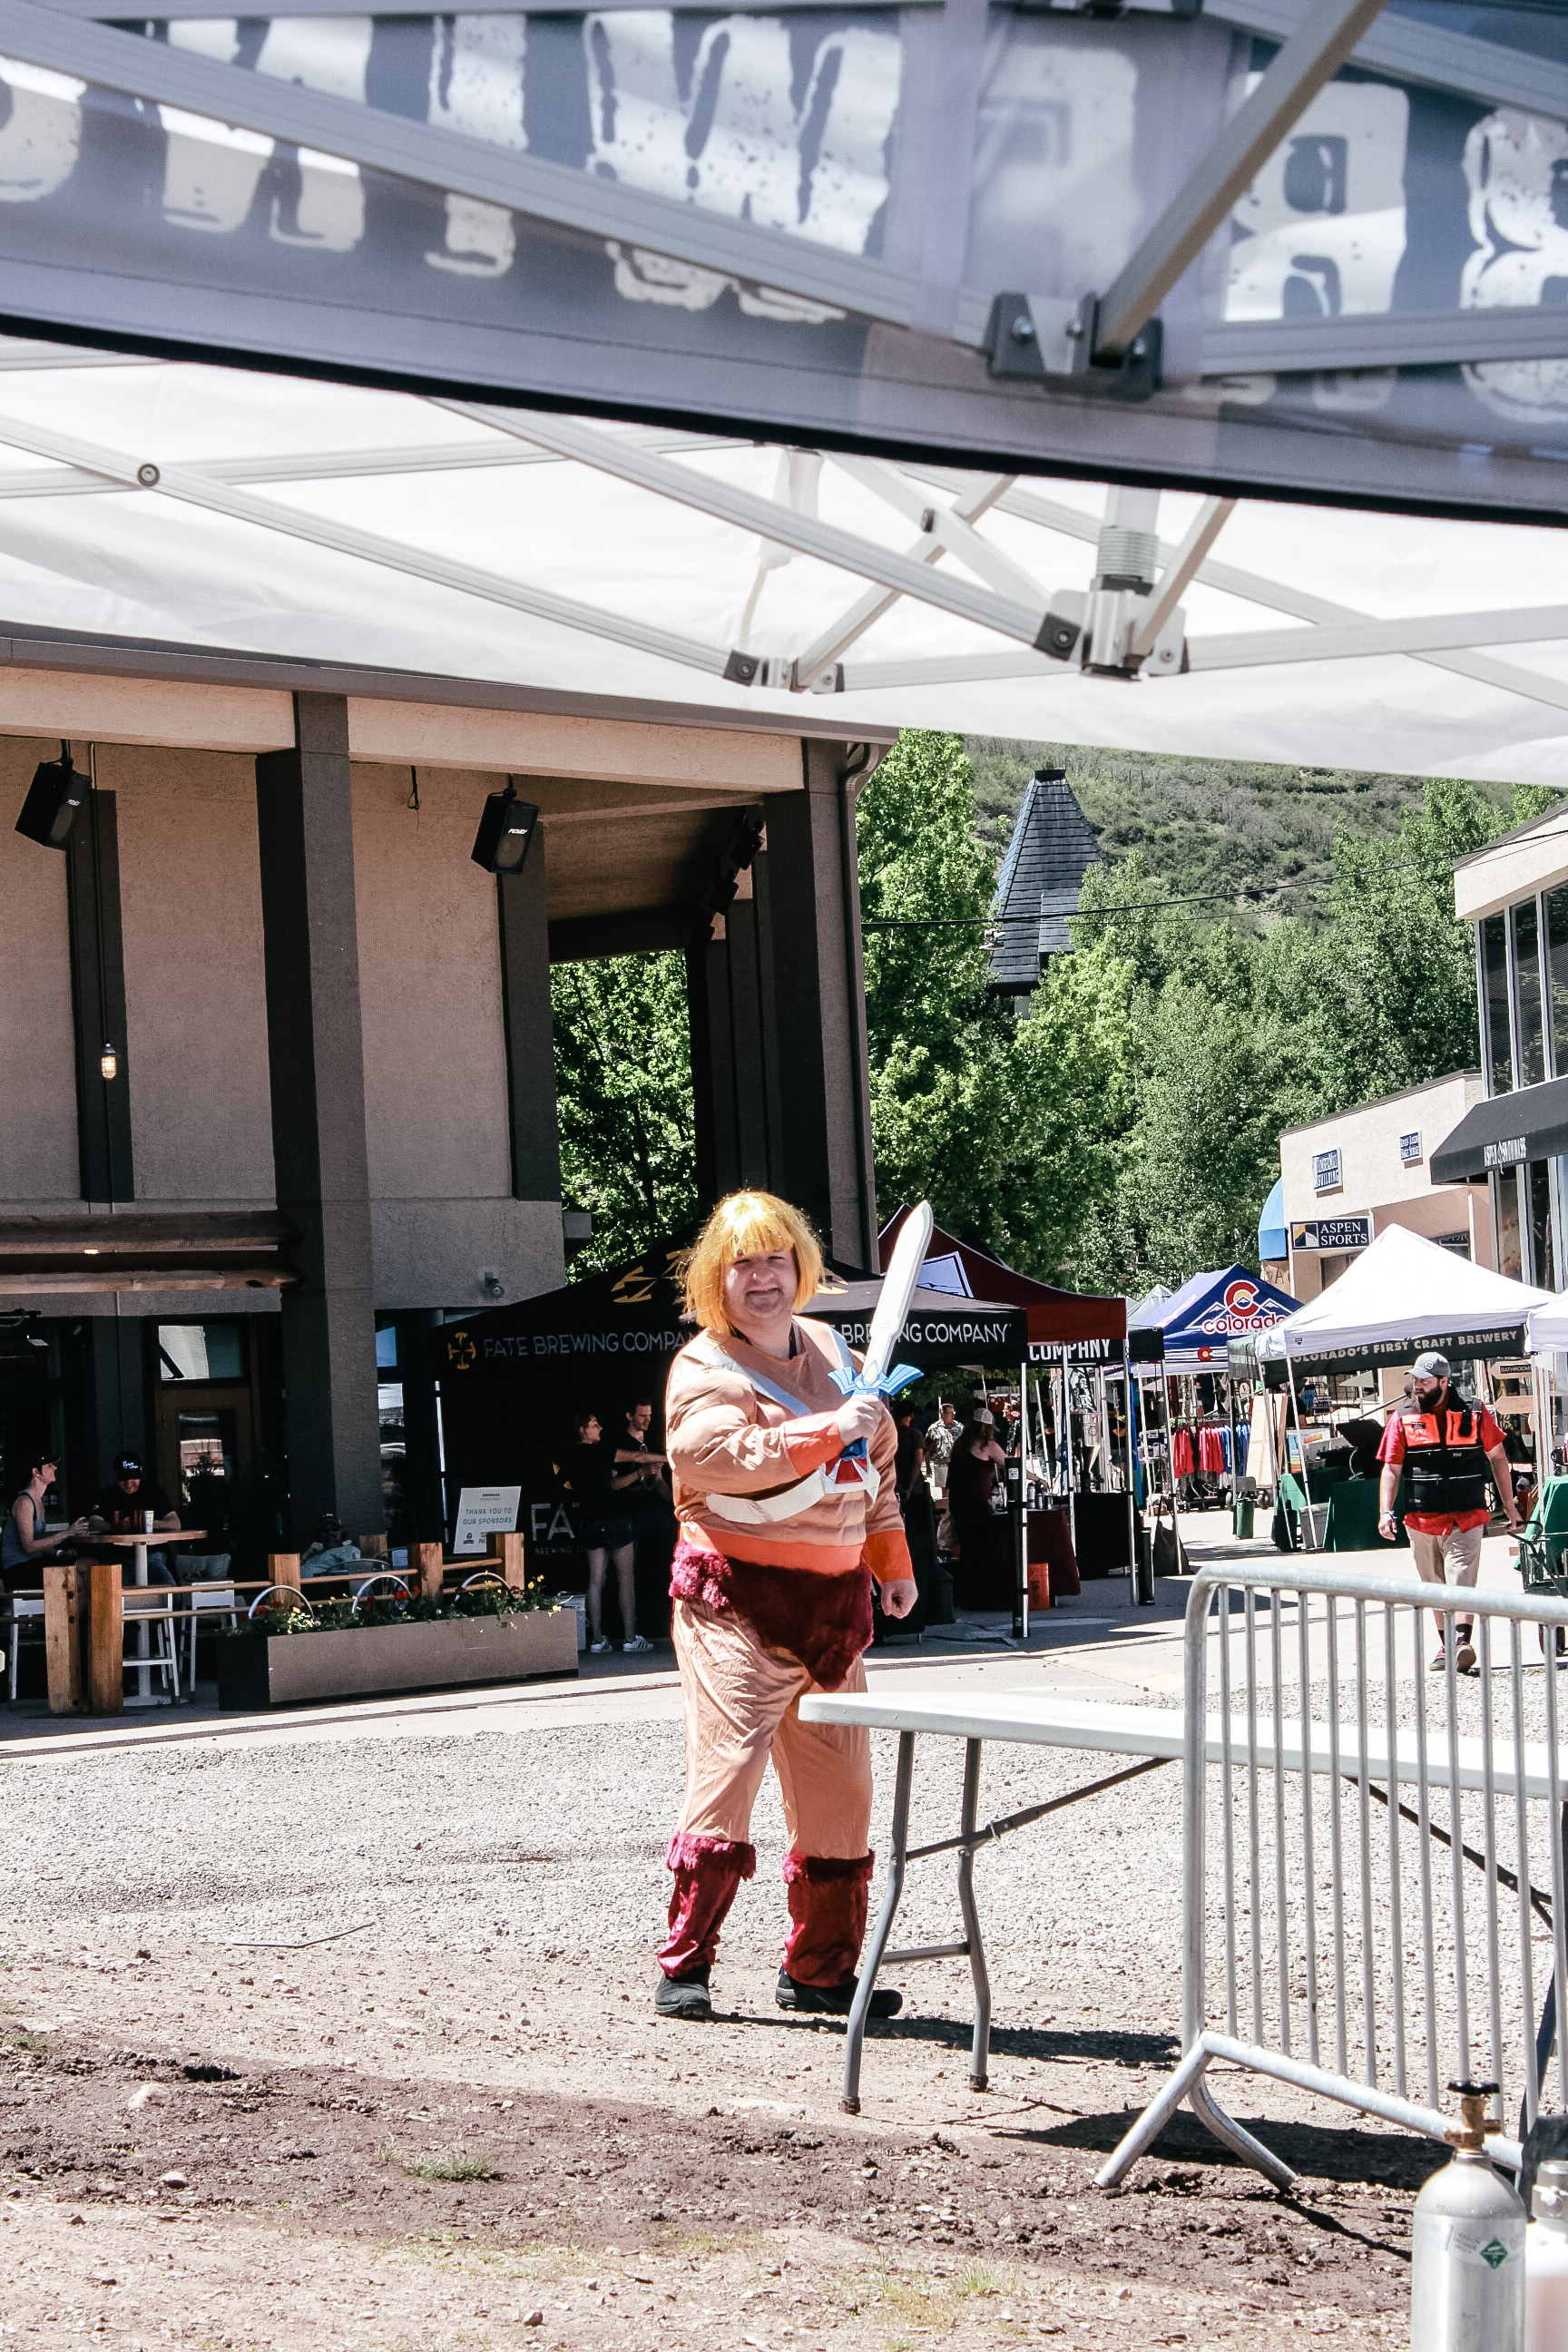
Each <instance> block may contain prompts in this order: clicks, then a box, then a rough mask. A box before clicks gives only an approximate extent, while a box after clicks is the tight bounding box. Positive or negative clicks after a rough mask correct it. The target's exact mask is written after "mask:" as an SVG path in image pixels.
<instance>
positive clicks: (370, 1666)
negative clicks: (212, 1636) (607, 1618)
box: [217, 1609, 578, 1711]
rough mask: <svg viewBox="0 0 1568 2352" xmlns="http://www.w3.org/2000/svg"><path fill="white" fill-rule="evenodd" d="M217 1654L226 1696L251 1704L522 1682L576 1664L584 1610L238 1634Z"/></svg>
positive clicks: (237, 1704)
mask: <svg viewBox="0 0 1568 2352" xmlns="http://www.w3.org/2000/svg"><path fill="white" fill-rule="evenodd" d="M217 1662H218V1663H217V1689H218V1705H219V1706H220V1707H226V1708H244V1709H246V1710H247V1711H250V1710H254V1709H256V1708H259V1707H267V1706H300V1705H301V1704H303V1703H304V1702H306V1701H309V1700H310V1699H326V1698H356V1697H361V1696H365V1695H366V1694H368V1693H370V1692H372V1691H420V1690H448V1689H455V1688H460V1687H461V1686H462V1685H464V1684H466V1683H515V1682H521V1681H522V1680H523V1679H524V1677H525V1676H527V1675H575V1674H576V1673H577V1671H578V1666H577V1617H576V1612H575V1611H574V1610H571V1609H558V1610H545V1609H537V1610H535V1609H527V1610H519V1611H518V1612H516V1613H515V1614H514V1615H512V1616H510V1617H451V1618H443V1619H441V1620H439V1621H438V1622H436V1623H433V1624H424V1625H365V1626H361V1627H355V1628H353V1629H352V1630H350V1631H348V1632H345V1633H269V1634H267V1635H265V1636H258V1635H247V1634H238V1635H236V1636H235V1637H233V1638H232V1639H220V1640H219V1642H218V1645H217Z"/></svg>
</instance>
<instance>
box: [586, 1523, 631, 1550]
mask: <svg viewBox="0 0 1568 2352" xmlns="http://www.w3.org/2000/svg"><path fill="white" fill-rule="evenodd" d="M631 1541H632V1523H631V1521H630V1519H584V1522H583V1549H584V1551H620V1550H621V1549H623V1548H624V1547H625V1546H626V1544H629V1543H630V1542H631Z"/></svg>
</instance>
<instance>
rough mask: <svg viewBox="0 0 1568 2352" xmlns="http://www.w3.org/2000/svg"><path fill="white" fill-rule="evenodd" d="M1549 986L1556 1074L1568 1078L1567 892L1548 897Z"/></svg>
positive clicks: (1554, 891)
mask: <svg viewBox="0 0 1568 2352" xmlns="http://www.w3.org/2000/svg"><path fill="white" fill-rule="evenodd" d="M1546 985H1547V988H1548V990H1549V991H1550V992H1551V998H1552V1048H1553V1059H1554V1064H1555V1069H1556V1075H1557V1076H1558V1077H1560V1078H1568V889H1563V890H1549V891H1548V892H1547V894H1546Z"/></svg>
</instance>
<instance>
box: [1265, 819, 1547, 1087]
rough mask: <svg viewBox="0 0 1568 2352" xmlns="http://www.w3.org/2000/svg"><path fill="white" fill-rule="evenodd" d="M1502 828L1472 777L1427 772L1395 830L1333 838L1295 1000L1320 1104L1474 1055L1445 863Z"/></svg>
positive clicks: (1467, 943) (1469, 982)
mask: <svg viewBox="0 0 1568 2352" xmlns="http://www.w3.org/2000/svg"><path fill="white" fill-rule="evenodd" d="M1506 821H1507V820H1506V819H1505V820H1503V822H1504V823H1506ZM1501 829H1502V824H1500V819H1499V812H1498V811H1497V810H1496V809H1495V808H1494V807H1492V806H1491V805H1490V804H1489V803H1488V802H1487V801H1485V800H1484V799H1483V798H1482V797H1481V795H1480V794H1479V793H1478V792H1477V791H1476V790H1475V788H1474V786H1473V785H1470V784H1467V783H1458V782H1433V783H1429V784H1428V785H1427V786H1426V793H1425V796H1424V806H1423V808H1422V812H1421V814H1420V815H1419V816H1406V817H1405V820H1404V822H1403V823H1402V824H1401V825H1400V828H1399V833H1398V835H1397V837H1396V839H1395V840H1394V841H1393V842H1382V841H1380V842H1373V841H1364V840H1358V839H1356V838H1354V837H1353V836H1352V835H1350V834H1348V833H1342V834H1340V835H1338V837H1337V838H1336V840H1335V843H1334V878H1333V883H1332V885H1331V890H1330V894H1329V915H1330V919H1329V923H1328V927H1327V929H1326V930H1325V931H1324V932H1323V933H1322V934H1321V948H1320V952H1319V956H1318V959H1317V962H1318V971H1317V984H1316V986H1315V987H1314V988H1313V989H1312V991H1311V992H1310V998H1309V1000H1308V1001H1307V1002H1306V1003H1303V1004H1302V1006H1301V1008H1300V1009H1301V1013H1302V1029H1303V1037H1302V1043H1303V1047H1304V1051H1305V1056H1306V1060H1307V1063H1308V1065H1309V1066H1310V1070H1311V1072H1312V1075H1313V1076H1314V1078H1315V1080H1316V1087H1317V1092H1318V1096H1319V1108H1320V1109H1321V1110H1323V1111H1328V1110H1339V1109H1342V1108H1346V1107H1347V1106H1348V1105H1350V1104H1352V1103H1357V1102H1367V1101H1371V1100H1373V1099H1375V1098H1376V1097H1378V1096H1380V1095H1390V1094H1397V1093H1399V1092H1400V1091H1401V1089H1402V1088H1404V1087H1416V1086H1421V1085H1422V1084H1424V1083H1425V1081H1426V1079H1428V1078H1436V1077H1441V1076H1444V1075H1445V1074H1446V1073H1447V1071H1450V1070H1463V1069H1469V1068H1473V1067H1474V1066H1475V1065H1476V1061H1477V1058H1478V1054H1479V1039H1478V1035H1477V1028H1476V981H1475V950H1474V945H1473V942H1472V940H1471V937H1470V930H1469V926H1468V924H1466V923H1462V922H1460V921H1459V920H1458V918H1457V916H1456V915H1455V913H1454V886H1453V878H1452V876H1453V866H1454V861H1455V859H1456V858H1458V857H1463V856H1467V855H1468V853H1469V852H1470V851H1471V850H1474V849H1479V848H1480V847H1481V846H1482V845H1483V844H1484V843H1486V842H1488V841H1489V840H1491V839H1492V837H1493V836H1494V835H1496V834H1497V833H1498V832H1500V830H1501Z"/></svg>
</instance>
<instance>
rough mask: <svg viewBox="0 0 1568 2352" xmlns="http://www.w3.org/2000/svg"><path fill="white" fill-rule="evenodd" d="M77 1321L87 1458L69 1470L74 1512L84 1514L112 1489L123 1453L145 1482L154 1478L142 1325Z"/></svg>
mask: <svg viewBox="0 0 1568 2352" xmlns="http://www.w3.org/2000/svg"><path fill="white" fill-rule="evenodd" d="M81 1322H82V1340H83V1355H84V1366H83V1369H84V1370H85V1372H86V1374H87V1378H86V1381H85V1382H84V1383H83V1385H84V1388H85V1390H86V1394H85V1397H84V1399H83V1402H84V1405H85V1415H84V1418H85V1422H86V1440H87V1445H88V1457H89V1458H88V1461H87V1462H86V1464H85V1465H75V1464H73V1465H72V1466H71V1476H70V1481H69V1485H70V1494H71V1507H72V1508H73V1510H86V1509H87V1507H88V1506H89V1503H90V1502H91V1501H92V1498H93V1496H95V1495H100V1494H101V1493H102V1491H103V1489H104V1487H105V1486H112V1485H113V1483H114V1479H115V1475H116V1465H118V1463H119V1461H120V1459H121V1455H122V1454H132V1455H133V1456H134V1457H135V1459H136V1460H137V1461H138V1462H140V1463H141V1464H142V1466H143V1468H144V1469H145V1470H146V1473H147V1475H148V1477H149V1478H153V1477H155V1476H156V1475H157V1472H156V1469H155V1467H154V1465H153V1446H152V1430H151V1427H150V1415H149V1413H148V1411H147V1402H148V1400H147V1379H146V1360H145V1356H144V1353H143V1339H144V1331H145V1326H144V1325H143V1323H142V1319H141V1318H140V1317H139V1316H133V1315H84V1316H83V1317H82V1318H81ZM79 1469H80V1470H84V1471H85V1473H86V1475H85V1476H82V1475H79Z"/></svg>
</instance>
